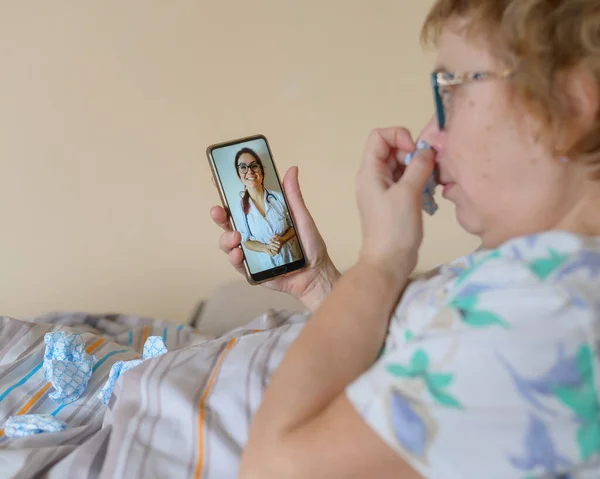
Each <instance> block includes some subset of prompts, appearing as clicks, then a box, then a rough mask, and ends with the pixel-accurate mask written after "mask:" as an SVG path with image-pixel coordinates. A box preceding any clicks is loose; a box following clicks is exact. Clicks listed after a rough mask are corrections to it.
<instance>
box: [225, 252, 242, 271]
mask: <svg viewBox="0 0 600 479" xmlns="http://www.w3.org/2000/svg"><path fill="white" fill-rule="evenodd" d="M227 256H228V258H229V262H230V263H231V264H232V265H233V267H234V268H235V269H237V270H238V271H239V272H240V273H242V274H243V273H244V265H243V262H244V252H243V251H242V250H241V249H240V248H235V249H233V250H231V251H230V252H229V254H228V255H227Z"/></svg>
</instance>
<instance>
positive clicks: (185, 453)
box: [0, 311, 307, 479]
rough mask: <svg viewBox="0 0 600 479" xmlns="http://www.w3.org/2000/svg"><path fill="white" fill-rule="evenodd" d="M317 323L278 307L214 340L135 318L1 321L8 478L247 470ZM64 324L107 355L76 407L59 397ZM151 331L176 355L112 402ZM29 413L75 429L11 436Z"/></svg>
mask: <svg viewBox="0 0 600 479" xmlns="http://www.w3.org/2000/svg"><path fill="white" fill-rule="evenodd" d="M306 319H307V316H306V315H292V314H288V313H285V312H275V311H271V312H267V313H265V314H263V315H262V316H260V317H258V318H256V319H255V320H254V321H252V322H251V323H249V324H248V325H247V326H245V327H242V328H238V329H236V330H233V331H231V332H229V333H227V334H225V335H223V336H220V337H218V338H208V337H203V336H201V335H199V334H198V333H197V332H196V331H195V330H194V329H192V328H190V327H188V326H183V325H177V324H174V323H169V322H165V321H157V320H149V319H144V318H136V317H127V316H117V315H113V316H95V315H86V314H62V315H54V316H53V315H50V316H46V317H42V318H35V319H34V320H32V321H18V320H14V319H9V318H2V317H0V478H2V479H4V478H12V477H14V478H28V477H48V478H59V479H64V478H111V479H112V478H127V479H135V478H154V477H156V478H162V477H169V478H179V477H181V478H202V479H227V478H234V477H237V473H238V466H239V458H240V455H241V451H242V449H243V447H244V444H245V442H246V439H247V436H248V429H249V424H250V421H251V419H252V417H253V415H254V413H255V411H256V409H257V407H258V405H259V403H260V400H261V397H262V394H263V391H264V390H265V388H266V386H267V384H268V383H269V380H270V377H271V375H272V373H273V372H274V370H275V368H276V367H277V366H278V364H279V363H280V361H281V359H282V357H283V355H284V354H285V351H286V350H287V348H288V347H289V345H290V344H291V342H292V341H293V340H294V339H295V338H296V337H297V335H298V333H299V332H300V330H301V329H302V327H303V325H304V323H305V321H306ZM58 330H60V331H66V332H81V333H82V334H83V339H84V340H85V348H86V352H87V353H88V354H93V355H94V356H95V357H96V360H97V361H96V363H95V365H94V367H93V373H92V377H91V379H90V381H89V383H88V385H87V388H86V391H85V393H84V394H83V396H81V397H80V398H79V399H78V400H76V401H75V402H73V403H71V404H67V405H64V406H61V405H58V404H56V403H55V402H54V401H53V400H52V399H50V398H49V396H48V395H49V393H50V392H52V390H53V388H52V385H51V384H50V383H48V382H47V381H46V380H45V378H44V371H43V367H42V365H43V358H44V350H45V345H44V335H45V334H46V333H47V332H50V331H58ZM149 336H162V338H163V340H164V342H165V344H166V346H167V349H168V351H169V352H168V353H166V354H164V355H163V356H160V357H157V358H154V359H149V360H147V361H144V362H142V363H141V364H140V365H139V366H137V367H135V368H133V369H131V370H129V371H127V372H125V373H124V374H123V375H122V376H121V377H120V378H119V380H118V381H117V384H116V386H115V389H114V393H113V395H112V398H111V400H110V401H109V403H108V405H104V404H103V403H102V401H101V400H100V399H99V398H98V392H99V391H100V389H102V386H103V385H104V384H105V382H106V380H107V378H108V374H109V371H110V369H111V366H112V365H113V364H114V363H115V362H116V361H128V360H132V359H140V358H141V351H142V348H143V345H144V343H145V341H146V339H147V338H148V337H149ZM22 414H51V415H53V416H55V417H56V418H58V419H60V420H62V421H64V422H65V423H66V424H67V429H65V430H64V431H60V432H53V433H43V434H38V435H33V436H28V437H22V438H7V437H6V435H5V434H4V429H3V425H4V423H5V422H6V420H7V419H8V418H10V417H12V416H15V415H22Z"/></svg>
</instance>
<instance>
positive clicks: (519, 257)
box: [512, 245, 523, 261]
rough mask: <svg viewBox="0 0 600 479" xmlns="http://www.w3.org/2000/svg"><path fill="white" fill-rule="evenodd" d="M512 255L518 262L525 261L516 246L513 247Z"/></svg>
mask: <svg viewBox="0 0 600 479" xmlns="http://www.w3.org/2000/svg"><path fill="white" fill-rule="evenodd" d="M512 253H513V255H514V256H515V259H516V260H517V261H523V255H522V254H521V251H520V250H519V248H518V247H517V246H516V245H514V246H513V247H512Z"/></svg>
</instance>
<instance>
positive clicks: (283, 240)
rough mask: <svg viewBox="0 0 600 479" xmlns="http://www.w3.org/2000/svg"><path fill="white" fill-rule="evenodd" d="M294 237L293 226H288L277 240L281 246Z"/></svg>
mask: <svg viewBox="0 0 600 479" xmlns="http://www.w3.org/2000/svg"><path fill="white" fill-rule="evenodd" d="M294 236H296V230H295V229H294V227H293V226H290V227H289V228H288V229H287V231H286V232H285V233H283V234H282V235H281V236H279V238H280V239H281V246H283V245H284V244H286V243H287V242H288V241H289V240H291V239H292V238H293V237H294Z"/></svg>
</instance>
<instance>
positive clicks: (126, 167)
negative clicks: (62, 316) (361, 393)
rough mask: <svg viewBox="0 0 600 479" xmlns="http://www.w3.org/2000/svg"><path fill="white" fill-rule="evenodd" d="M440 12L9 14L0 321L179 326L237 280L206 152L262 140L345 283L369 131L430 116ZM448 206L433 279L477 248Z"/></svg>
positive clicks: (126, 6)
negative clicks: (146, 319)
mask: <svg viewBox="0 0 600 479" xmlns="http://www.w3.org/2000/svg"><path fill="white" fill-rule="evenodd" d="M431 3H432V2H431V0H427V1H401V0H400V1H399V0H360V1H359V0H327V1H323V0H319V1H317V0H304V1H283V0H262V1H252V2H247V1H242V0H238V1H234V2H232V1H221V2H217V1H213V2H209V1H191V0H188V1H184V0H171V1H158V0H154V1H149V0H146V1H119V2H117V1H114V0H113V1H98V0H97V1H89V2H73V1H70V2H66V1H59V0H55V1H52V2H42V1H38V2H2V5H1V6H0V51H1V54H0V58H1V59H2V74H1V75H0V173H1V175H2V176H1V178H2V181H1V187H0V221H1V223H0V224H1V226H2V230H1V232H0V268H1V273H0V306H1V309H0V313H3V314H8V315H13V316H23V315H29V314H34V313H37V312H43V311H49V310H57V309H80V310H81V309H83V310H89V311H106V310H111V311H121V312H129V313H135V314H143V315H151V316H158V317H164V318H167V319H173V320H184V319H185V318H186V317H187V315H188V314H189V312H190V310H191V309H192V308H193V306H194V303H195V302H196V300H197V299H199V298H201V297H205V296H207V295H208V294H210V292H211V290H212V289H213V288H214V287H215V286H216V285H217V284H220V283H222V282H223V281H225V280H228V279H231V278H234V277H236V275H235V273H234V272H233V270H232V269H231V268H230V267H229V265H228V264H227V263H226V260H225V257H224V256H223V255H222V254H220V253H219V252H218V249H217V237H218V233H219V232H218V230H217V228H216V227H215V226H213V225H212V224H211V222H210V220H209V218H208V210H209V208H210V206H211V205H213V204H214V203H215V202H216V201H217V194H216V191H215V190H213V188H212V186H211V183H210V178H209V169H208V166H207V161H206V158H205V156H204V150H205V148H206V146H207V145H208V144H209V143H212V142H216V141H222V140H227V139H231V138H234V137H238V136H242V135H247V134H252V133H257V132H261V133H264V134H265V135H267V137H268V138H269V139H270V142H271V146H272V148H273V151H274V155H275V160H276V161H277V162H278V166H279V169H280V170H281V171H282V172H283V171H285V169H287V167H289V166H291V165H299V166H300V174H301V185H302V187H303V190H304V194H305V197H306V200H307V202H308V204H309V206H310V208H311V210H312V212H313V213H314V216H315V217H316V220H317V222H318V224H319V226H320V228H321V229H322V232H323V234H324V236H325V238H326V240H327V242H328V244H329V247H330V250H331V254H332V256H333V258H334V260H335V261H336V263H337V264H338V265H339V266H340V267H347V266H349V265H350V264H351V263H352V261H353V260H354V258H355V257H356V252H357V250H358V247H359V234H358V233H359V225H358V219H357V214H356V211H355V203H354V193H353V179H354V174H355V172H356V169H357V165H358V163H359V160H360V154H361V150H362V147H363V143H364V140H365V137H366V135H367V133H368V131H369V129H371V128H372V127H375V126H388V125H392V124H400V125H407V126H408V127H410V128H411V129H413V130H414V131H415V132H417V131H418V129H419V127H421V126H422V125H423V124H424V123H425V121H426V120H427V118H428V116H429V115H430V114H431V112H432V99H431V93H430V89H429V83H428V76H427V75H428V72H429V70H430V68H431V64H432V59H433V56H432V53H431V52H430V53H427V54H424V53H423V52H422V51H421V48H420V45H419V42H418V31H419V27H420V24H421V22H422V19H423V18H424V15H425V13H426V11H427V9H428V7H429V5H431ZM453 218H454V216H453V211H452V209H451V208H449V207H443V208H442V211H441V213H440V214H439V215H438V216H436V217H435V218H434V219H433V220H431V221H430V220H427V224H426V234H427V239H426V241H425V244H424V247H423V254H422V258H421V259H422V261H421V266H422V267H427V266H430V265H433V264H436V263H439V262H442V261H444V260H448V259H450V258H451V257H453V256H455V255H458V254H462V253H464V252H466V251H468V250H469V249H470V248H473V247H474V246H475V245H476V241H475V240H474V239H472V238H468V237H467V236H466V235H465V234H464V233H461V231H460V230H459V229H458V227H457V226H455V224H454V219H453Z"/></svg>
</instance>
